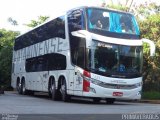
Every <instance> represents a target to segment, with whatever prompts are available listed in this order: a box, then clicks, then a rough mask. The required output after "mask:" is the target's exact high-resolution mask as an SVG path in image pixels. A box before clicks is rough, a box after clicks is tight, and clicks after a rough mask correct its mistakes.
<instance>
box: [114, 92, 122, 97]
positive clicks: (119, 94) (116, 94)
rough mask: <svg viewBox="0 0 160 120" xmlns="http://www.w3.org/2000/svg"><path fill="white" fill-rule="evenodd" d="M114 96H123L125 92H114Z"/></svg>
mask: <svg viewBox="0 0 160 120" xmlns="http://www.w3.org/2000/svg"><path fill="white" fill-rule="evenodd" d="M113 96H119V97H121V96H123V92H113Z"/></svg>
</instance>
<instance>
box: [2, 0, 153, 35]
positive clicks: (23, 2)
mask: <svg viewBox="0 0 160 120" xmlns="http://www.w3.org/2000/svg"><path fill="white" fill-rule="evenodd" d="M103 1H106V2H107V3H109V2H110V1H111V0H1V1H0V29H2V28H5V29H7V30H17V31H21V33H24V32H26V31H28V30H29V28H28V27H26V26H25V25H24V24H27V23H30V21H31V20H37V19H38V16H40V15H42V16H49V17H53V16H55V15H56V14H58V13H61V12H63V11H65V10H68V9H70V8H74V7H77V6H83V5H92V6H100V5H101V3H102V2H103ZM113 1H114V4H116V2H117V1H118V0H113ZM121 1H122V0H121ZM134 1H136V2H137V3H140V0H134ZM142 1H143V2H144V1H145V0H142ZM147 1H151V0H147ZM154 1H155V0H154ZM9 17H11V18H12V19H13V20H16V21H17V22H18V26H13V25H11V24H10V23H9V22H8V18H9Z"/></svg>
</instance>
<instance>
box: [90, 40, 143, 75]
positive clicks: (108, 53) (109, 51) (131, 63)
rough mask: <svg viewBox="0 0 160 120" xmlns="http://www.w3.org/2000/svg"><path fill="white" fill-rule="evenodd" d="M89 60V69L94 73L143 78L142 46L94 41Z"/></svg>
mask: <svg viewBox="0 0 160 120" xmlns="http://www.w3.org/2000/svg"><path fill="white" fill-rule="evenodd" d="M88 58H89V59H88V68H89V69H90V71H91V72H93V73H96V74H100V75H104V76H108V77H117V78H136V77H140V76H141V72H142V47H141V46H124V45H116V44H108V43H103V42H100V41H96V40H94V41H93V45H92V48H91V49H89V56H88Z"/></svg>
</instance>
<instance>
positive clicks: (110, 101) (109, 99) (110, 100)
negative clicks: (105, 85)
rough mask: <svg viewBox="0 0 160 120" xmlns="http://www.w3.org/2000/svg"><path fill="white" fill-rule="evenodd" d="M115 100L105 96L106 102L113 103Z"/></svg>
mask: <svg viewBox="0 0 160 120" xmlns="http://www.w3.org/2000/svg"><path fill="white" fill-rule="evenodd" d="M114 102H115V98H107V99H106V103H107V104H113V103H114Z"/></svg>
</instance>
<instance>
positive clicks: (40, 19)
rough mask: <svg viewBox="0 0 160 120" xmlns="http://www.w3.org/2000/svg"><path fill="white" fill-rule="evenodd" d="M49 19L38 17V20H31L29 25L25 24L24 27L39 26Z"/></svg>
mask: <svg viewBox="0 0 160 120" xmlns="http://www.w3.org/2000/svg"><path fill="white" fill-rule="evenodd" d="M48 18H49V17H48V16H39V17H38V20H37V21H36V20H31V22H30V23H29V24H26V26H28V27H32V28H33V27H36V26H37V25H40V24H42V23H44V22H45V21H46V20H47V19H48Z"/></svg>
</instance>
